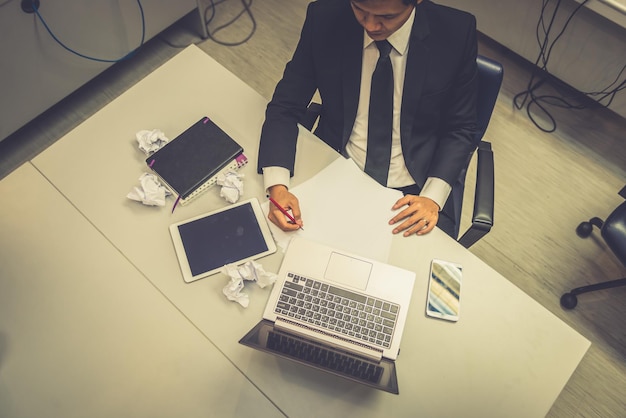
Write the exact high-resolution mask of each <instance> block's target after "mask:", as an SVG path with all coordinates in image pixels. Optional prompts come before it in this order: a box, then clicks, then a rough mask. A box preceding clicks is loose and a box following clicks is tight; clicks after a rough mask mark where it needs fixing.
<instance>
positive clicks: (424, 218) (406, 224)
mask: <svg viewBox="0 0 626 418" xmlns="http://www.w3.org/2000/svg"><path fill="white" fill-rule="evenodd" d="M404 206H406V208H404V210H402V211H401V212H400V213H398V214H397V215H396V216H394V217H393V218H391V220H390V221H389V225H395V224H397V223H398V222H402V223H401V224H400V225H398V226H397V227H396V228H394V230H393V233H394V234H399V233H400V232H402V231H404V234H403V235H404V236H405V237H408V236H409V235H412V234H417V235H424V234H427V233H429V232H430V231H432V230H433V228H434V227H435V225H437V221H438V220H439V209H440V208H439V205H438V204H436V203H435V202H434V201H433V200H431V199H429V198H427V197H420V196H415V195H411V194H407V195H405V196H404V197H402V198H401V199H399V200H398V201H397V202H396V204H395V205H393V207H392V208H391V209H392V210H398V209H400V208H402V207H404Z"/></svg>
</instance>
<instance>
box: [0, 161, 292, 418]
mask: <svg viewBox="0 0 626 418" xmlns="http://www.w3.org/2000/svg"><path fill="white" fill-rule="evenodd" d="M0 194H2V195H3V196H5V198H6V199H5V201H4V203H3V204H2V205H1V206H0V230H1V231H2V235H1V238H0V416H1V417H6V418H12V417H33V418H34V417H64V418H67V417H77V418H78V417H80V418H83V417H130V416H134V417H174V416H181V417H208V416H220V417H222V416H250V417H252V416H266V417H279V416H283V415H282V414H281V413H280V412H279V411H278V410H277V409H276V408H275V407H274V406H273V405H272V404H271V402H270V401H269V400H268V399H267V398H266V397H264V396H263V394H262V393H261V392H260V391H258V390H257V389H256V388H255V387H254V386H253V385H252V384H251V383H250V382H249V381H248V380H247V379H246V378H245V376H243V375H242V374H241V373H240V372H239V371H238V370H237V369H236V368H235V367H234V366H233V365H232V363H230V362H229V361H228V360H227V359H226V358H225V357H224V356H223V355H222V354H221V353H220V352H219V350H218V349H217V348H216V347H215V346H214V345H213V344H212V343H211V341H209V340H208V339H207V338H206V336H204V335H203V334H202V333H201V332H200V331H199V330H198V329H196V328H195V327H194V326H193V324H191V323H190V322H189V321H188V320H187V318H185V316H184V315H183V314H182V313H181V312H179V311H178V310H177V309H176V307H174V306H173V305H172V304H171V303H169V301H168V300H167V299H166V297H165V296H164V295H163V294H161V293H160V292H159V291H158V290H157V289H155V287H154V286H153V285H152V284H151V283H150V282H149V281H147V280H146V279H145V277H143V275H142V274H141V272H140V271H138V270H137V268H136V267H135V266H133V264H132V262H131V261H129V260H128V259H127V258H126V257H124V256H123V255H122V254H120V252H119V251H118V250H117V249H116V248H115V247H114V246H112V245H111V243H110V242H109V241H108V240H107V239H106V237H104V236H103V235H102V234H101V233H100V232H99V231H98V230H97V229H96V228H94V226H93V225H92V224H90V223H89V221H88V220H87V219H85V218H84V217H83V216H81V215H80V213H79V212H78V211H77V210H76V208H75V207H73V206H72V204H71V203H70V202H68V201H67V200H66V199H65V198H64V197H63V196H62V195H61V194H59V192H58V191H57V190H56V189H55V188H54V186H53V185H52V184H50V183H49V182H48V181H47V180H46V179H45V178H44V177H43V176H42V175H41V174H40V173H39V172H38V171H37V170H36V169H35V168H34V167H33V166H32V165H31V164H25V165H23V166H22V167H20V168H19V169H18V170H16V171H15V172H13V173H12V174H10V175H9V176H8V177H6V178H5V179H3V180H2V181H1V182H0Z"/></svg>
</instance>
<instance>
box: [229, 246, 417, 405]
mask: <svg viewBox="0 0 626 418" xmlns="http://www.w3.org/2000/svg"><path fill="white" fill-rule="evenodd" d="M414 282H415V273H413V272H411V271H408V270H404V269H401V268H398V267H395V266H391V265H389V264H385V263H381V262H378V261H374V260H370V259H366V258H363V257H359V256H357V255H354V254H349V253H346V252H344V251H339V250H336V249H333V248H331V247H328V246H325V245H321V244H318V243H315V242H312V241H309V240H305V239H303V238H297V237H296V238H293V239H292V240H291V243H290V244H289V247H288V248H287V251H286V252H285V257H284V259H283V262H282V265H281V268H280V271H279V272H278V279H277V281H276V283H275V284H274V287H273V289H272V293H271V294H270V298H269V301H268V303H267V305H266V307H265V312H264V313H263V320H261V322H259V323H258V324H257V325H256V326H255V327H254V328H253V329H252V330H251V331H250V332H248V334H246V335H245V336H244V337H243V338H242V339H241V340H240V341H239V342H240V343H241V344H244V345H247V346H250V347H253V348H256V349H259V350H261V351H264V352H268V353H272V354H276V355H278V356H281V357H284V358H287V359H290V360H294V361H296V362H299V363H302V364H305V365H308V366H311V367H314V368H316V369H319V370H324V371H327V372H330V373H332V374H335V375H338V376H342V377H344V378H347V379H350V380H353V381H356V382H359V383H363V384H366V385H368V386H372V387H375V388H377V389H381V390H385V391H387V392H391V393H396V394H397V393H399V390H398V379H397V374H396V367H395V360H396V358H397V357H398V354H399V352H400V340H401V338H402V333H403V330H404V324H405V322H406V318H407V312H408V308H409V302H410V300H411V294H412V292H413V284H414Z"/></svg>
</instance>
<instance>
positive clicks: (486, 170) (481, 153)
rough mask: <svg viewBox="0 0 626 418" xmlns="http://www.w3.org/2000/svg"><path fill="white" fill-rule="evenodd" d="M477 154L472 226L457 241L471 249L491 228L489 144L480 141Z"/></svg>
mask: <svg viewBox="0 0 626 418" xmlns="http://www.w3.org/2000/svg"><path fill="white" fill-rule="evenodd" d="M477 153H478V162H477V167H476V190H475V194H474V212H473V215H472V225H471V226H470V227H469V228H468V229H467V231H465V233H464V234H463V236H462V237H461V238H460V239H459V243H460V244H461V245H463V246H464V247H465V248H469V247H471V246H472V245H473V244H474V243H475V242H476V241H478V240H479V239H481V238H482V237H483V236H485V235H486V234H487V233H488V232H489V231H490V230H491V227H492V226H493V208H494V164H493V151H492V150H491V144H490V143H489V142H486V141H481V142H480V144H479V145H478V151H477Z"/></svg>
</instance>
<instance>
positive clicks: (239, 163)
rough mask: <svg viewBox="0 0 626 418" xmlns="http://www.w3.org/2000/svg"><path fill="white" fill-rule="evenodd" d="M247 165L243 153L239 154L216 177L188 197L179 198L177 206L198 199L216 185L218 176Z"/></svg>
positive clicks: (246, 159) (246, 158)
mask: <svg viewBox="0 0 626 418" xmlns="http://www.w3.org/2000/svg"><path fill="white" fill-rule="evenodd" d="M247 163H248V157H246V156H245V154H244V153H243V152H242V153H240V154H239V155H238V156H237V157H235V158H234V159H233V160H232V161H231V162H230V164H228V165H226V166H225V167H224V168H222V169H221V170H220V171H218V173H217V174H216V175H214V176H213V177H211V178H210V179H208V180H207V181H206V182H204V183H203V184H202V185H201V186H200V187H198V188H197V189H196V190H194V191H193V193H191V194H190V195H189V196H187V197H185V198H184V199H183V198H180V199H179V201H178V204H179V205H183V206H184V205H186V204H188V203H189V202H191V201H192V200H194V199H195V198H196V197H198V196H199V195H201V194H202V193H204V192H205V191H207V190H208V189H210V188H211V187H212V186H214V185H215V184H216V183H217V178H218V177H219V176H220V174H226V173H227V172H229V171H231V170H233V171H235V170H239V169H240V168H241V167H243V166H245V165H246V164H247Z"/></svg>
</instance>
